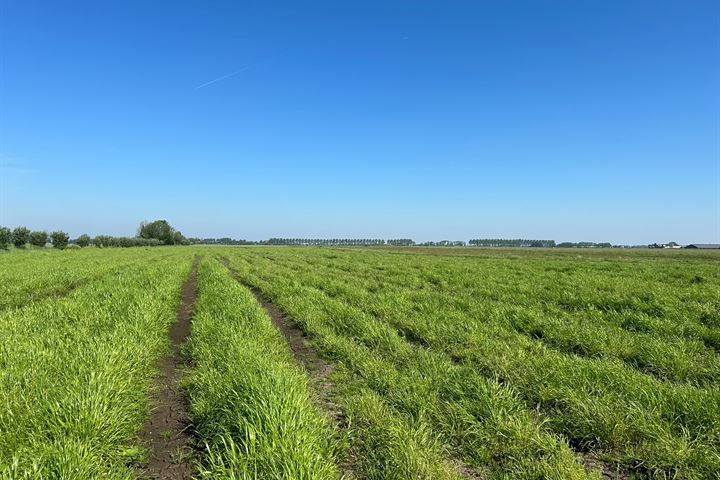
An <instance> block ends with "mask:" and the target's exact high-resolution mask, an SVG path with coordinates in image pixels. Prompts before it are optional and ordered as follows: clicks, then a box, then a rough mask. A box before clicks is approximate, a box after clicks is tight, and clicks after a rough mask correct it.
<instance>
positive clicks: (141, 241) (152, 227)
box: [0, 220, 189, 250]
mask: <svg viewBox="0 0 720 480" xmlns="http://www.w3.org/2000/svg"><path fill="white" fill-rule="evenodd" d="M48 243H51V244H52V246H53V247H54V248H57V249H60V250H62V249H65V248H68V247H71V246H72V248H83V247H88V246H90V245H94V246H96V247H99V248H103V247H156V246H160V245H189V242H188V240H187V239H186V238H185V237H184V236H183V234H182V233H181V232H180V231H178V230H175V229H174V228H173V227H172V226H170V224H169V223H168V222H167V221H166V220H156V221H154V222H142V223H141V224H140V226H139V227H138V230H137V234H136V236H134V237H114V236H111V235H98V236H96V237H95V238H90V236H89V235H87V234H83V235H80V236H79V237H77V238H76V239H73V240H70V236H69V235H68V234H67V233H65V232H63V231H60V230H58V231H55V232H52V233H49V234H48V233H47V232H46V231H30V230H29V229H28V228H26V227H16V228H14V229H13V230H10V229H9V228H7V227H0V249H2V250H7V249H8V247H9V246H10V245H13V246H15V248H25V247H26V246H27V245H28V244H29V245H33V246H35V247H45V246H46V245H47V244H48Z"/></svg>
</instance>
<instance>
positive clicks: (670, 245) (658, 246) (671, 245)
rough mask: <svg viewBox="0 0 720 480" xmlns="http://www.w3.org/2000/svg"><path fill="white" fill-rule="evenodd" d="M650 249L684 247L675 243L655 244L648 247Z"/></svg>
mask: <svg viewBox="0 0 720 480" xmlns="http://www.w3.org/2000/svg"><path fill="white" fill-rule="evenodd" d="M648 248H682V245H679V244H677V243H675V242H670V243H653V244H650V245H648Z"/></svg>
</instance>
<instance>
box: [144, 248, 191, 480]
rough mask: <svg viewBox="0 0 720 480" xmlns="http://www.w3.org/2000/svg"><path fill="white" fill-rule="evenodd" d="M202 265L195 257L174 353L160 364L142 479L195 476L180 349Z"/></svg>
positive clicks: (173, 335)
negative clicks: (146, 459)
mask: <svg viewBox="0 0 720 480" xmlns="http://www.w3.org/2000/svg"><path fill="white" fill-rule="evenodd" d="M199 263H200V257H197V256H196V257H195V259H194V260H193V265H192V270H191V272H190V276H189V277H188V279H187V280H186V281H185V283H184V284H183V287H182V300H181V303H180V307H179V308H178V310H177V317H176V318H177V320H176V321H175V323H173V324H172V326H171V327H170V331H169V332H168V337H169V339H170V344H171V352H170V354H169V355H166V356H165V357H164V358H162V359H161V360H160V363H159V365H158V370H159V372H160V375H159V378H158V380H157V382H158V386H159V389H158V391H157V393H156V394H155V395H154V396H153V399H152V401H153V403H154V409H153V411H152V413H151V415H150V417H149V418H148V419H147V421H146V422H145V425H144V426H143V430H142V432H141V433H140V440H141V442H142V443H143V444H144V445H147V446H148V448H149V449H150V455H149V458H148V462H147V464H146V465H144V468H143V472H142V475H141V476H142V477H143V478H153V479H173V480H175V479H183V480H184V479H190V478H191V477H192V467H193V463H192V453H191V452H192V447H191V445H192V437H191V434H190V432H188V428H187V427H188V418H189V416H188V409H187V403H186V401H185V397H184V394H183V392H182V389H181V386H180V380H181V377H182V366H183V365H184V361H183V357H182V352H181V348H182V345H183V344H184V343H185V340H186V338H187V337H188V336H189V335H190V328H191V317H192V312H193V306H194V304H195V299H196V298H197V284H198V279H197V270H198V264H199Z"/></svg>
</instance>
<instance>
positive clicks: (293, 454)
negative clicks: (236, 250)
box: [187, 260, 339, 480]
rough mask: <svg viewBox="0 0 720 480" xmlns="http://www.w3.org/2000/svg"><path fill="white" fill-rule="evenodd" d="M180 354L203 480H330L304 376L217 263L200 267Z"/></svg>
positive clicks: (327, 430) (329, 460)
mask: <svg viewBox="0 0 720 480" xmlns="http://www.w3.org/2000/svg"><path fill="white" fill-rule="evenodd" d="M199 272H200V277H199V298H198V301H197V304H196V309H195V314H194V317H193V331H192V338H191V341H190V343H189V345H188V349H187V352H188V354H189V355H190V357H191V358H192V360H193V365H194V367H193V369H192V371H191V373H190V375H189V378H188V380H187V388H188V392H189V401H190V408H191V416H192V422H193V425H194V428H195V430H196V431H197V433H198V435H199V436H200V438H201V440H202V441H203V442H205V444H206V446H207V448H206V452H205V455H204V458H203V461H202V464H201V466H200V471H201V475H200V476H201V477H203V478H213V479H215V478H243V479H244V478H248V479H250V478H266V479H281V478H293V479H298V480H301V479H308V480H309V479H334V478H339V474H338V469H337V467H336V465H335V456H336V453H335V447H334V442H333V439H334V438H335V436H336V434H335V433H334V432H333V430H332V428H331V426H330V424H329V423H328V421H327V420H326V419H325V418H324V417H323V416H322V414H321V413H320V412H319V411H318V409H317V408H316V407H315V406H314V405H313V402H312V395H311V391H310V388H309V385H308V379H307V377H306V375H305V373H304V372H303V371H302V369H301V368H300V367H299V366H298V365H297V364H295V362H294V360H293V359H292V356H291V355H290V352H289V351H288V348H287V345H286V344H285V341H284V339H283V337H282V335H281V334H280V333H279V332H278V331H277V330H276V329H275V328H274V327H273V325H272V323H271V321H270V318H269V317H268V316H267V314H265V312H264V310H263V309H262V308H261V307H260V306H259V305H258V304H257V302H256V301H255V299H254V297H253V296H252V294H251V293H250V292H249V291H248V290H247V289H245V288H243V287H241V286H239V285H238V284H237V282H236V281H235V280H233V279H231V278H230V276H229V274H228V271H227V270H226V269H225V268H224V267H222V266H221V265H220V264H219V263H218V262H217V261H214V260H211V261H207V260H206V261H204V262H202V264H201V265H200V270H199Z"/></svg>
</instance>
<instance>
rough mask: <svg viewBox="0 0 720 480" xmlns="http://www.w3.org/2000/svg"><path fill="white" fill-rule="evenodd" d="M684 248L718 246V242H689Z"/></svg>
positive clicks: (719, 244) (719, 245) (719, 246)
mask: <svg viewBox="0 0 720 480" xmlns="http://www.w3.org/2000/svg"><path fill="white" fill-rule="evenodd" d="M686 248H720V243H691V244H690V245H688V246H687V247H686Z"/></svg>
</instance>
